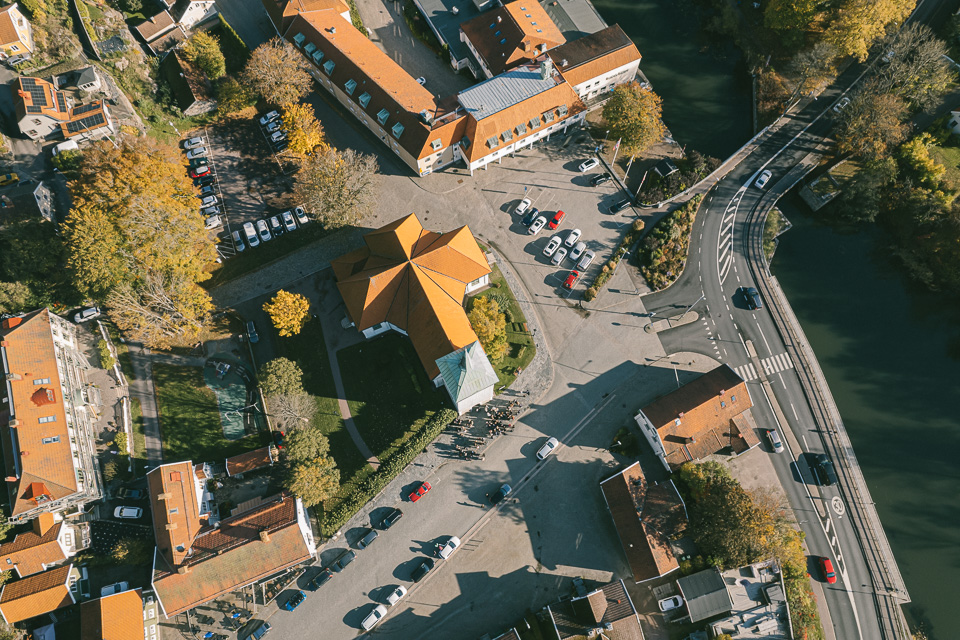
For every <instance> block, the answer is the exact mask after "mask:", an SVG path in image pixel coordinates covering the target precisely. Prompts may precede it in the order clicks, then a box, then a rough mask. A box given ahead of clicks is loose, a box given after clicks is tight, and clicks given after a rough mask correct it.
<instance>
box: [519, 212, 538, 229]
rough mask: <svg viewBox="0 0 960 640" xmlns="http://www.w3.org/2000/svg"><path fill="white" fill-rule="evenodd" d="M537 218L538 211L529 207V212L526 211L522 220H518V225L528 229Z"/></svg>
mask: <svg viewBox="0 0 960 640" xmlns="http://www.w3.org/2000/svg"><path fill="white" fill-rule="evenodd" d="M538 217H540V209H537V208H536V207H531V208H530V210H529V211H527V213H526V215H524V216H523V218H521V219H520V224H522V225H523V226H525V227H529V226H530V225H532V224H533V221H534V220H536V219H537V218H538Z"/></svg>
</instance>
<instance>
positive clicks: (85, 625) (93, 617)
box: [80, 589, 143, 640]
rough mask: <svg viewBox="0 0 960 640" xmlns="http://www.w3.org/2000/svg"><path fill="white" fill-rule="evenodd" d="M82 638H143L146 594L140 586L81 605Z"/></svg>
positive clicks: (113, 639) (98, 639) (133, 639)
mask: <svg viewBox="0 0 960 640" xmlns="http://www.w3.org/2000/svg"><path fill="white" fill-rule="evenodd" d="M80 640H143V596H142V594H141V593H140V589H130V590H128V591H122V592H120V593H115V594H113V595H111V596H106V597H104V598H97V599H96V600H90V601H88V602H84V603H83V604H81V605H80Z"/></svg>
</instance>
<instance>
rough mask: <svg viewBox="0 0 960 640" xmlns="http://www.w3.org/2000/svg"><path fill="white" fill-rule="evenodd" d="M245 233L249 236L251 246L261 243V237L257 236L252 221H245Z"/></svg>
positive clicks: (248, 242)
mask: <svg viewBox="0 0 960 640" xmlns="http://www.w3.org/2000/svg"><path fill="white" fill-rule="evenodd" d="M243 235H245V236H247V244H249V245H250V247H251V248H253V247H256V246H258V245H259V244H260V238H258V237H257V230H256V228H255V227H254V226H253V223H252V222H244V223H243Z"/></svg>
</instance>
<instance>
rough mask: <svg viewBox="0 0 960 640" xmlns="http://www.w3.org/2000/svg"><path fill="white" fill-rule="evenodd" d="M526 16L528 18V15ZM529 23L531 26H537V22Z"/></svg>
mask: <svg viewBox="0 0 960 640" xmlns="http://www.w3.org/2000/svg"><path fill="white" fill-rule="evenodd" d="M527 17H528V18H529V17H530V16H527ZM530 24H532V25H533V26H537V23H536V22H533V21H531V22H530Z"/></svg>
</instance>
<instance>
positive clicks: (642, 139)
mask: <svg viewBox="0 0 960 640" xmlns="http://www.w3.org/2000/svg"><path fill="white" fill-rule="evenodd" d="M660 112H661V108H660V96H658V95H657V94H655V93H654V92H653V89H651V88H650V87H644V86H641V85H640V83H638V82H631V83H629V84H622V85H620V86H618V87H617V88H616V89H614V90H613V95H611V96H610V99H609V100H607V103H606V104H605V105H603V119H604V121H605V122H606V123H607V126H608V127H610V139H611V140H616V139H618V138H619V139H620V141H621V142H620V145H621V151H623V152H626V153H629V154H638V153H643V152H644V151H646V150H647V149H648V148H649V147H650V146H651V145H654V144H656V143H657V142H660V140H661V139H662V138H663V135H664V133H666V127H664V125H663V120H662V119H661V115H660Z"/></svg>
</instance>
